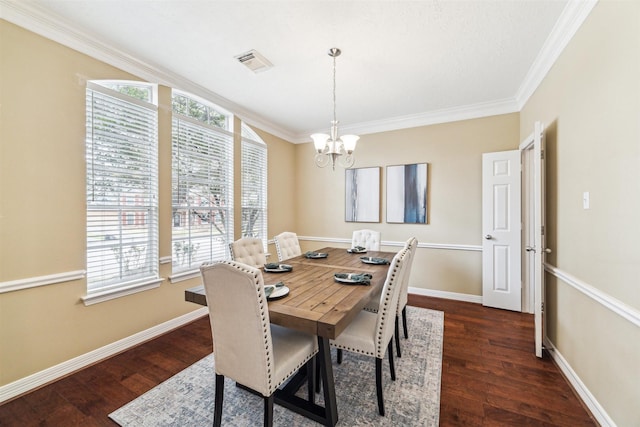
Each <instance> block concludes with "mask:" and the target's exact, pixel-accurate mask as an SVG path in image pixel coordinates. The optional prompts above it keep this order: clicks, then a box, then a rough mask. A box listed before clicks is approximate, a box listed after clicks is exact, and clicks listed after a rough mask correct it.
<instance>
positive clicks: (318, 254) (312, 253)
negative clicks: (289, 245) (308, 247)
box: [304, 251, 326, 258]
mask: <svg viewBox="0 0 640 427" xmlns="http://www.w3.org/2000/svg"><path fill="white" fill-rule="evenodd" d="M325 255H326V254H325V253H322V252H312V251H308V252H305V253H304V256H306V257H307V258H313V257H320V256H322V257H324V256H325Z"/></svg>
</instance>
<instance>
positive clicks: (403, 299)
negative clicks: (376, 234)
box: [396, 237, 418, 355]
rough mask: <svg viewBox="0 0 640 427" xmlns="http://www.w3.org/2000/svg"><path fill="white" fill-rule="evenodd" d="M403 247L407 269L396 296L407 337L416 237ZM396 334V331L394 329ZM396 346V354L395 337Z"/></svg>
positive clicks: (407, 336) (397, 344) (416, 245)
mask: <svg viewBox="0 0 640 427" xmlns="http://www.w3.org/2000/svg"><path fill="white" fill-rule="evenodd" d="M404 247H405V248H407V249H409V252H410V254H409V260H408V262H407V270H406V274H405V276H404V278H403V279H402V290H401V291H400V297H399V298H398V317H400V314H402V329H403V330H404V337H405V338H409V331H408V329H407V302H408V297H409V274H410V273H411V268H412V265H413V257H414V256H415V254H416V249H417V248H418V239H416V238H415V237H411V238H409V240H407V243H405V246H404ZM396 335H398V331H397V330H396ZM396 347H398V355H399V354H400V344H399V341H398V338H397V337H396Z"/></svg>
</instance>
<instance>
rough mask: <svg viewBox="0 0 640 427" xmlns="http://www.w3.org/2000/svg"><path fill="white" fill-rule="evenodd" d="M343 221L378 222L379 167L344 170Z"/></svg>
mask: <svg viewBox="0 0 640 427" xmlns="http://www.w3.org/2000/svg"><path fill="white" fill-rule="evenodd" d="M345 221H347V222H380V167H373V168H358V169H346V170H345Z"/></svg>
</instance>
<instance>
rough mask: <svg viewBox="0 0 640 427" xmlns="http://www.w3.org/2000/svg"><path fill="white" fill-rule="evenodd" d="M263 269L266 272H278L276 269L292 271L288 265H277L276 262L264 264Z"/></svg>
mask: <svg viewBox="0 0 640 427" xmlns="http://www.w3.org/2000/svg"><path fill="white" fill-rule="evenodd" d="M264 268H266V269H268V270H278V269H282V270H293V267H291V266H290V265H289V264H279V263H277V262H270V263H268V264H265V265H264Z"/></svg>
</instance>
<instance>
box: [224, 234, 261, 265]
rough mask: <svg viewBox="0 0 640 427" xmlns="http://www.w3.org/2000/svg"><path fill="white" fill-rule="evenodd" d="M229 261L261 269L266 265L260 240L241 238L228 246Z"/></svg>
mask: <svg viewBox="0 0 640 427" xmlns="http://www.w3.org/2000/svg"><path fill="white" fill-rule="evenodd" d="M229 248H230V249H231V259H233V260H234V261H237V262H241V263H243V264H247V265H250V266H251V267H257V268H261V267H262V266H263V265H264V264H266V263H267V257H266V255H265V253H264V247H263V246H262V240H261V239H256V238H255V237H243V238H242V239H238V240H236V241H235V242H233V243H230V244H229Z"/></svg>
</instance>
